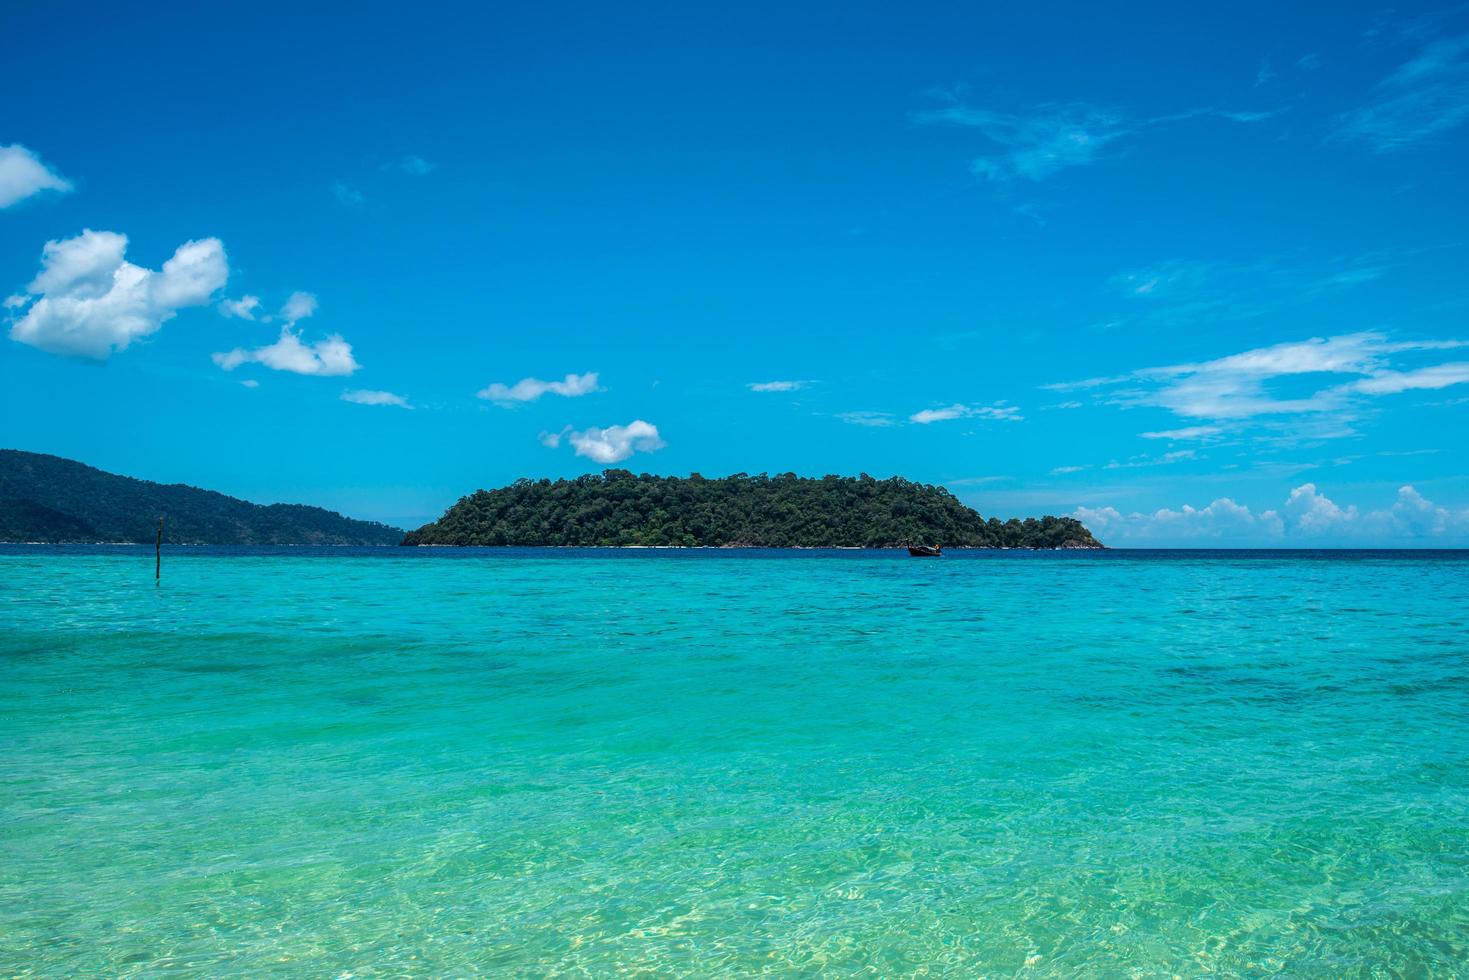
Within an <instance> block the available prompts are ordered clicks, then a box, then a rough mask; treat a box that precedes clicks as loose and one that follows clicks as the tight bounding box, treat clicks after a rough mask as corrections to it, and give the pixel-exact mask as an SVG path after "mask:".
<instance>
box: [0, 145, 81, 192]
mask: <svg viewBox="0 0 1469 980" xmlns="http://www.w3.org/2000/svg"><path fill="white" fill-rule="evenodd" d="M45 191H54V192H55V193H57V194H69V193H71V191H72V183H71V181H69V180H67V179H66V178H65V177H63V176H61V174H59V173H57V172H56V171H55V170H54V169H52V168H51V167H48V166H47V165H46V164H45V163H44V162H43V161H42V160H41V158H40V157H38V156H37V155H36V154H35V153H33V152H32V151H30V150H28V149H26V148H25V147H23V146H21V145H20V144H19V143H12V144H10V145H9V146H0V208H8V207H10V206H11V205H12V204H15V203H16V202H18V201H23V200H25V199H26V198H28V197H31V196H33V195H36V194H40V193H43V192H45Z"/></svg>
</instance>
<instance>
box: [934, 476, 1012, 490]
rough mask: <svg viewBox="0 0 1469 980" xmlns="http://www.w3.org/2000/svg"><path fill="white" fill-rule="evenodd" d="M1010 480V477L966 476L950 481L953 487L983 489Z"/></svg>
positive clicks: (949, 483)
mask: <svg viewBox="0 0 1469 980" xmlns="http://www.w3.org/2000/svg"><path fill="white" fill-rule="evenodd" d="M1008 479H1010V477H1008V476H966V477H961V478H960V479H958V480H949V481H948V485H949V486H951V487H983V486H987V485H989V484H991V483H1004V482H1005V481H1006V480H1008Z"/></svg>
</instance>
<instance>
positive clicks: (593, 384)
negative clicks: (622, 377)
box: [475, 371, 602, 406]
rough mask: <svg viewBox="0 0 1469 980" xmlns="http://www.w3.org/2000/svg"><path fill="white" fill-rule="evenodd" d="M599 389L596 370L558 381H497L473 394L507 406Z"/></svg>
mask: <svg viewBox="0 0 1469 980" xmlns="http://www.w3.org/2000/svg"><path fill="white" fill-rule="evenodd" d="M601 390H602V389H601V388H599V387H598V386H597V372H596V371H588V372H587V373H586V374H568V375H567V376H566V377H565V378H563V379H561V380H560V381H542V380H541V379H540V378H521V379H520V380H519V381H517V382H515V384H513V385H504V384H501V383H500V382H498V381H497V382H495V383H494V384H492V385H490V386H489V387H488V388H485V389H484V390H482V391H479V392H476V395H475V396H476V397H477V398H483V399H485V400H486V401H492V402H495V403H496V404H498V405H506V406H509V405H512V404H515V403H518V402H533V401H535V400H536V399H538V398H540V397H541V396H542V395H545V394H552V395H561V396H562V397H563V398H579V397H581V396H582V395H590V394H592V393H593V392H597V391H601Z"/></svg>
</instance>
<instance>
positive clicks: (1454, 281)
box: [0, 0, 1469, 547]
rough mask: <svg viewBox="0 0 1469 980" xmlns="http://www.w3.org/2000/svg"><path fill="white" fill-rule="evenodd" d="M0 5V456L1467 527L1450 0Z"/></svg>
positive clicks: (244, 480) (1173, 541)
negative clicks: (869, 491)
mask: <svg viewBox="0 0 1469 980" xmlns="http://www.w3.org/2000/svg"><path fill="white" fill-rule="evenodd" d="M303 8H306V9H303ZM1104 8H1105V9H1104ZM0 37H4V38H5V39H6V46H5V47H6V54H5V57H4V58H3V59H0V91H4V92H5V93H7V98H5V99H4V100H0V298H4V299H3V302H4V306H3V308H0V330H3V332H4V337H3V338H0V445H3V446H6V447H11V448H18V449H25V450H31V451H35V452H47V453H54V454H57V455H61V456H66V457H70V458H74V459H79V460H82V461H84V462H87V463H89V464H91V465H94V466H97V467H100V468H102V469H106V470H109V471H112V472H119V473H125V474H128V475H132V476H138V477H142V478H146V479H152V480H159V481H164V482H184V483H190V484H193V485H196V486H203V487H208V488H210V489H216V490H221V491H224V492H226V493H230V494H233V495H236V496H241V497H244V498H246V499H250V500H256V501H261V502H274V501H291V502H305V503H314V504H320V505H322V506H326V507H330V508H332V509H335V510H340V511H342V512H343V513H346V514H349V515H351V516H355V517H362V518H369V519H374V520H381V521H386V522H388V523H392V524H395V525H397V526H402V527H414V526H417V525H419V524H422V523H424V522H426V521H429V520H432V519H433V518H435V517H436V516H438V514H439V513H440V512H441V511H442V510H443V509H444V508H445V507H447V506H448V505H450V504H452V503H453V502H454V501H455V500H457V499H458V498H459V497H460V496H462V495H464V494H467V493H470V492H472V491H474V490H476V489H478V488H481V487H484V488H489V487H495V486H500V485H503V484H506V483H508V482H511V481H513V480H515V479H517V478H519V477H533V478H539V477H543V476H546V477H560V476H575V475H578V474H582V473H590V472H598V471H600V470H602V469H604V468H606V467H608V466H620V467H626V468H628V469H631V470H634V471H636V472H650V473H658V474H688V473H691V472H698V473H702V474H704V475H705V476H717V475H726V474H730V473H738V472H746V473H760V472H769V473H781V472H788V471H794V472H796V473H799V474H803V475H817V476H819V475H822V474H826V473H841V474H849V475H856V474H859V473H868V474H871V475H873V476H876V477H887V476H891V475H902V476H905V477H908V478H910V479H914V480H920V481H923V482H929V483H936V484H940V485H943V486H946V487H948V488H949V489H950V490H951V491H952V492H953V493H954V494H955V495H956V496H958V497H959V498H960V499H961V500H963V501H965V502H966V503H968V504H970V505H972V506H974V507H976V508H978V509H979V510H980V511H981V512H982V513H983V514H985V515H986V516H989V515H996V516H999V517H1002V518H1008V517H1011V516H1022V517H1023V516H1031V515H1035V516H1039V515H1041V514H1071V515H1074V516H1077V517H1079V518H1081V519H1082V520H1084V521H1085V522H1086V523H1087V524H1088V526H1090V527H1091V528H1092V529H1093V531H1094V532H1095V533H1096V534H1097V535H1098V536H1099V537H1100V538H1101V539H1102V540H1103V541H1104V542H1106V543H1108V544H1112V545H1122V546H1127V545H1133V546H1241V547H1254V546H1272V547H1322V546H1327V547H1337V546H1356V545H1363V546H1366V545H1371V546H1405V547H1445V546H1464V545H1469V436H1466V433H1469V317H1466V314H1469V275H1466V259H1469V193H1466V192H1465V189H1464V173H1465V170H1466V166H1465V165H1466V163H1469V5H1464V4H1461V5H1458V6H1454V5H1446V4H1412V3H1407V4H1402V3H1399V4H1396V5H1394V6H1392V7H1387V6H1381V5H1374V4H1353V3H1341V2H1337V3H1330V4H1324V3H1323V4H1306V3H1302V4H1281V3H1250V2H1241V3H1234V4H1214V5H1207V6H1205V5H1194V4H1187V5H1179V4H1163V3H1159V4H1146V3H1135V4H1127V5H1097V4H1081V3H1075V4H1049V3H1033V4H930V3H912V2H910V3H904V4H867V3H851V2H844V3H840V4H838V3H829V4H826V3H808V4H800V5H793V4H787V3H779V4H777V3H759V2H756V3H746V4H737V5H720V6H718V7H715V6H714V5H707V4H673V3H669V4H636V3H634V4H621V5H609V4H595V5H593V4H569V3H558V2H548V3H540V4H518V5H509V4H475V5H469V4H465V5H440V4H435V3H420V4H415V5H412V6H411V7H403V6H401V5H387V4H367V5H361V4H352V5H345V4H343V5H336V6H334V5H332V4H327V3H322V4H310V5H302V4H273V3H258V4H250V5H245V6H244V7H241V6H239V5H219V4H187V5H186V4H170V3H154V4H146V5H120V4H107V5H104V4H97V3H91V4H76V3H70V2H67V0H46V2H30V0H18V2H11V3H7V4H5V5H4V6H3V7H0Z"/></svg>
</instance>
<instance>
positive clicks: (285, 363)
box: [213, 325, 362, 377]
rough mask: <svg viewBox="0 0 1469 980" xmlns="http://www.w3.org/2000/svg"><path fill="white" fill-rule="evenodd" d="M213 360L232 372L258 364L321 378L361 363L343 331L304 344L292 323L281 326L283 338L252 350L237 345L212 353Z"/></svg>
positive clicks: (274, 369)
mask: <svg viewBox="0 0 1469 980" xmlns="http://www.w3.org/2000/svg"><path fill="white" fill-rule="evenodd" d="M213 359H214V363H215V364H218V365H219V366H220V367H222V368H224V369H225V370H226V371H233V370H234V369H235V368H237V367H239V366H240V365H241V364H250V363H255V364H263V365H265V366H266V367H268V368H270V369H271V370H273V371H289V372H290V373H292V374H306V375H315V376H318V377H341V376H344V375H348V374H351V373H352V372H353V371H356V370H357V369H358V368H360V367H361V366H362V365H360V364H358V363H357V361H356V359H355V358H354V357H353V356H352V345H351V344H349V343H347V342H346V341H345V340H343V339H342V337H341V335H340V334H332V335H330V336H328V337H327V338H326V339H325V340H318V341H317V342H316V343H314V344H304V343H302V342H301V338H300V337H299V336H298V335H297V334H296V333H295V331H294V330H292V329H291V327H290V326H289V325H287V326H284V327H282V328H281V335H280V338H279V339H278V340H276V342H275V343H273V344H267V345H266V346H264V347H256V348H254V349H253V350H252V349H246V348H244V347H236V348H235V349H234V350H232V351H228V352H227V353H222V354H215V355H213Z"/></svg>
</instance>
